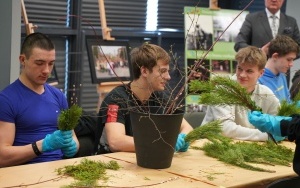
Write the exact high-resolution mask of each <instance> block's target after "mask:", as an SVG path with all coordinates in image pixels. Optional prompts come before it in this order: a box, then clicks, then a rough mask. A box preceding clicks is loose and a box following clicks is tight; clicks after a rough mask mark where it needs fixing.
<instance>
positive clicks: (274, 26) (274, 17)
mask: <svg viewBox="0 0 300 188" xmlns="http://www.w3.org/2000/svg"><path fill="white" fill-rule="evenodd" d="M271 18H272V24H271V29H272V34H273V37H274V38H275V36H276V35H277V31H278V27H277V24H276V19H277V17H276V16H275V15H272V16H271Z"/></svg>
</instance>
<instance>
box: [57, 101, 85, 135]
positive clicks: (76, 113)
mask: <svg viewBox="0 0 300 188" xmlns="http://www.w3.org/2000/svg"><path fill="white" fill-rule="evenodd" d="M81 114H82V108H81V107H79V106H78V105H76V104H74V105H72V106H71V108H69V109H66V110H63V111H61V113H60V115H59V116H58V129H59V130H61V131H68V130H72V129H74V128H75V127H76V126H77V124H78V121H79V118H80V116H81Z"/></svg>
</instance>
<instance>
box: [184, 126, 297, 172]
mask: <svg viewBox="0 0 300 188" xmlns="http://www.w3.org/2000/svg"><path fill="white" fill-rule="evenodd" d="M221 132H222V129H221V122H220V121H219V120H215V121H212V122H209V123H207V124H205V125H202V126H199V127H197V128H195V129H194V130H193V131H191V132H190V133H189V134H187V136H186V137H185V141H186V142H190V143H192V142H193V141H195V140H198V139H204V138H206V139H208V140H209V141H210V142H207V143H205V144H204V145H203V147H191V148H192V149H201V150H203V151H205V154H206V155H207V156H210V157H213V158H217V159H218V160H220V161H222V162H224V163H227V164H231V165H234V166H238V167H241V168H245V169H248V170H254V171H264V172H274V171H271V170H268V169H263V168H260V167H256V166H253V165H251V164H250V163H256V164H257V163H258V164H260V163H261V164H268V165H284V166H290V163H291V162H292V159H293V152H292V150H291V149H289V148H286V147H284V146H280V145H279V146H277V147H274V144H273V143H272V142H264V143H257V142H234V141H233V140H232V139H231V138H228V137H225V136H223V135H222V134H221Z"/></svg>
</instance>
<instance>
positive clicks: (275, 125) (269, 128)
mask: <svg viewBox="0 0 300 188" xmlns="http://www.w3.org/2000/svg"><path fill="white" fill-rule="evenodd" d="M248 119H249V122H250V123H251V124H252V125H253V126H255V127H256V128H257V129H259V130H260V131H262V132H267V133H270V134H272V135H273V136H281V129H280V121H281V120H291V119H292V118H291V117H284V116H272V115H269V114H262V113H261V112H259V111H253V112H249V113H248Z"/></svg>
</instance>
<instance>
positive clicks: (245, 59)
mask: <svg viewBox="0 0 300 188" xmlns="http://www.w3.org/2000/svg"><path fill="white" fill-rule="evenodd" d="M235 60H236V61H237V62H238V64H244V63H246V64H250V65H256V66H258V69H259V70H261V69H264V68H265V65H266V63H267V56H266V54H265V53H264V52H263V51H262V50H261V49H260V48H257V47H255V46H247V47H245V48H241V49H240V50H239V51H238V52H237V54H236V55H235Z"/></svg>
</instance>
